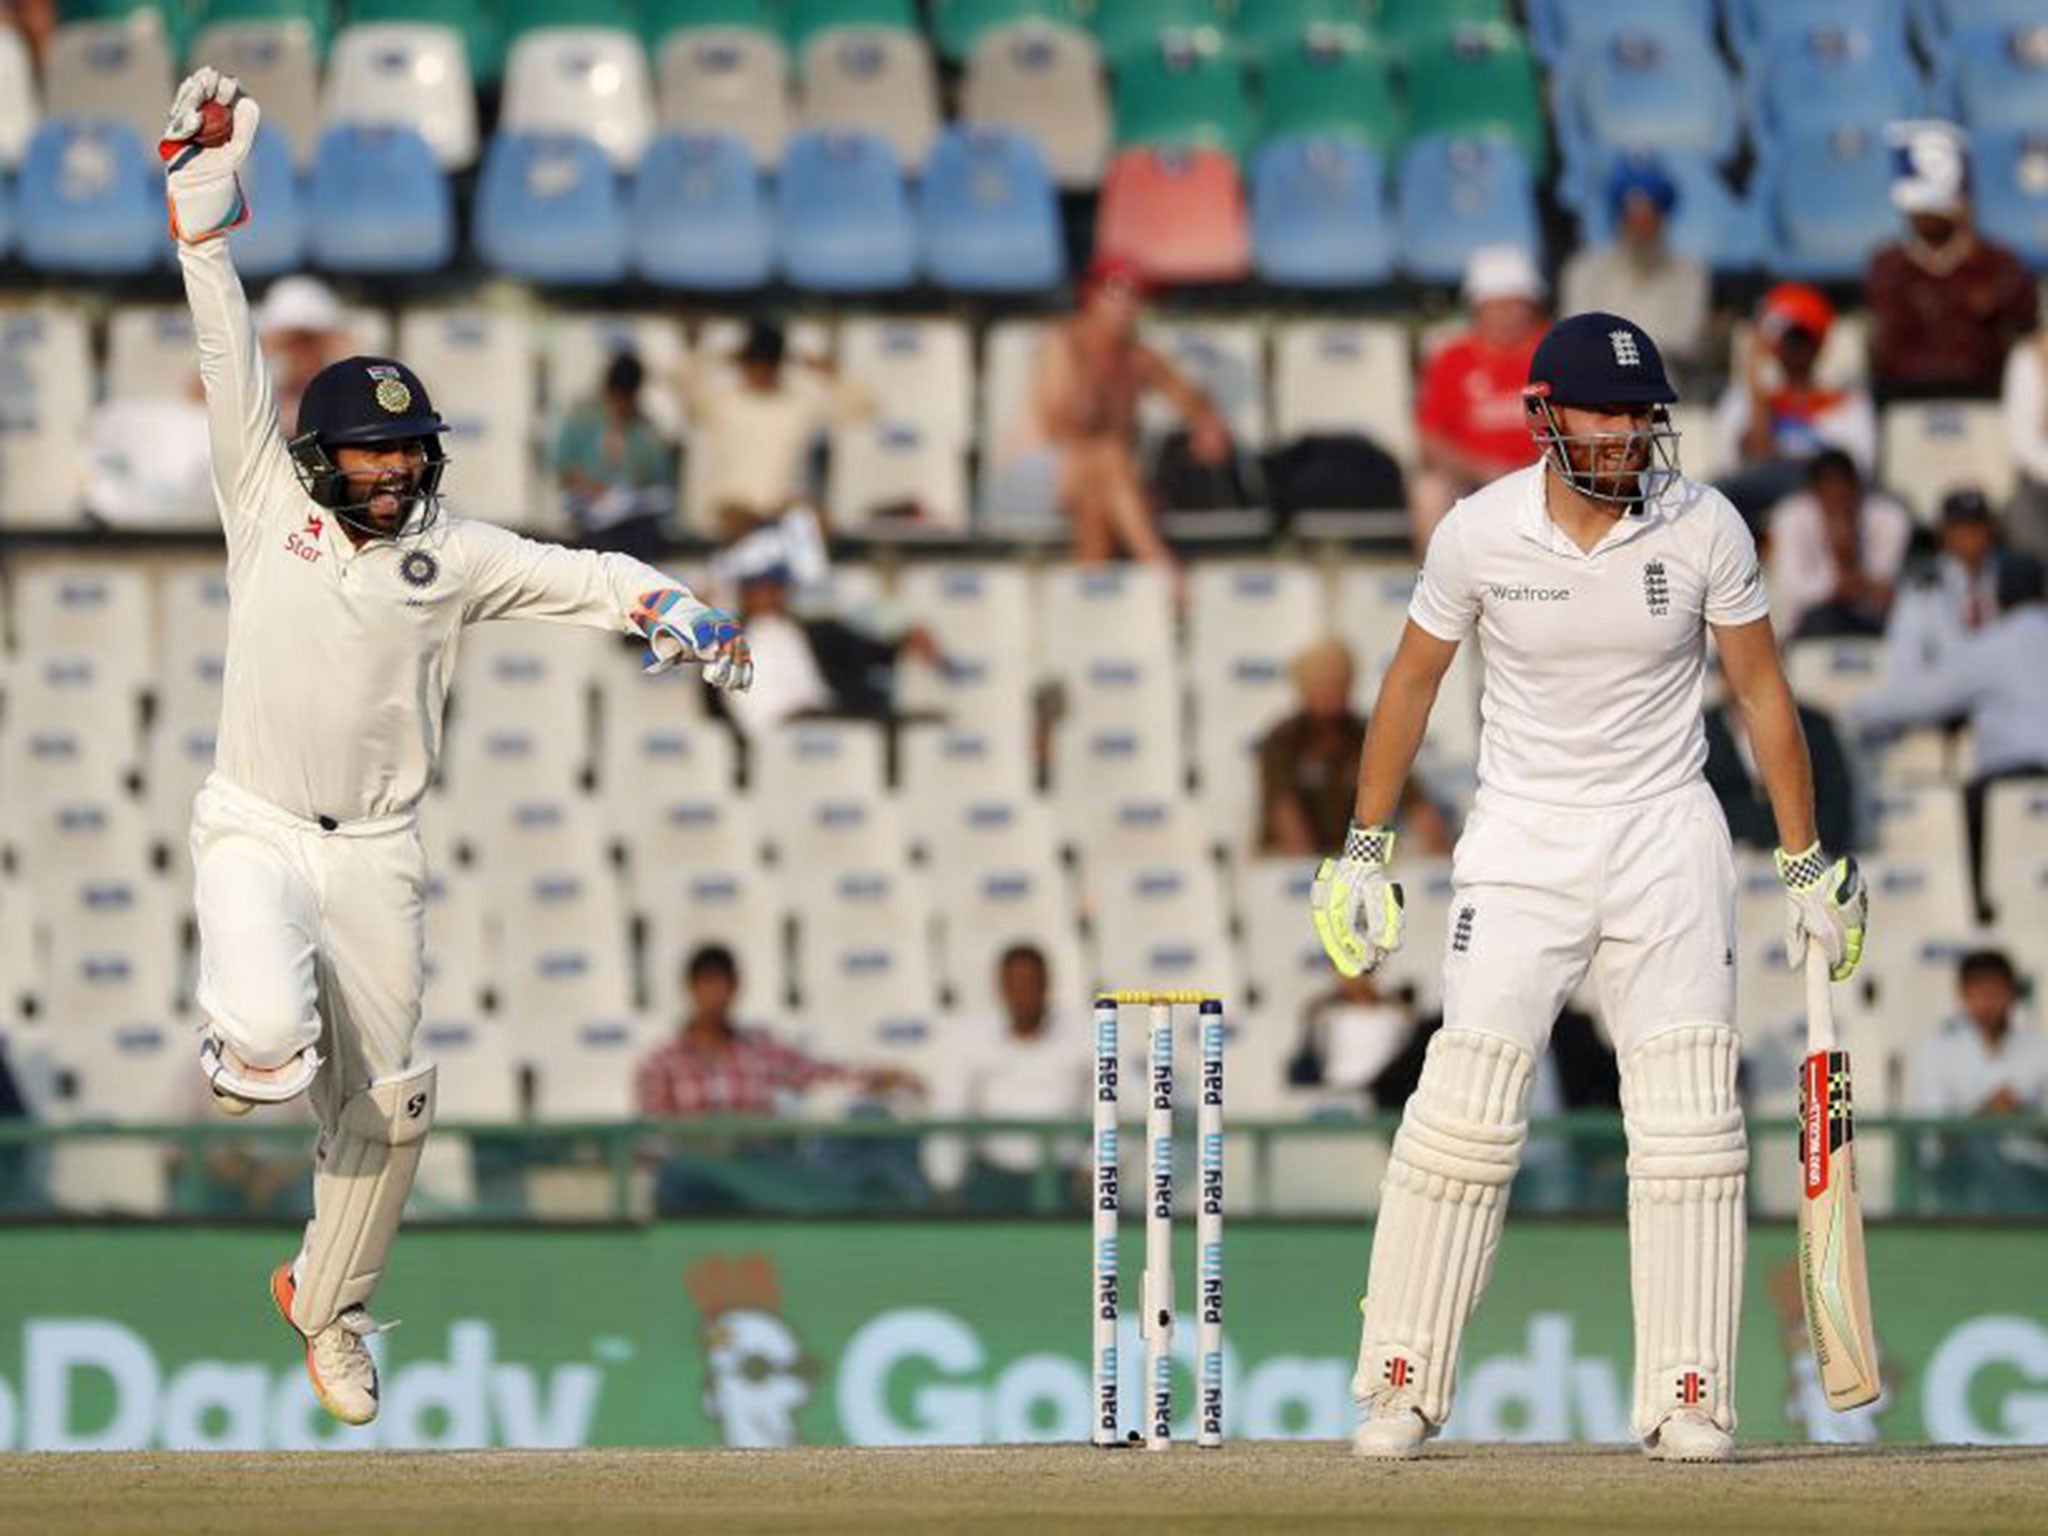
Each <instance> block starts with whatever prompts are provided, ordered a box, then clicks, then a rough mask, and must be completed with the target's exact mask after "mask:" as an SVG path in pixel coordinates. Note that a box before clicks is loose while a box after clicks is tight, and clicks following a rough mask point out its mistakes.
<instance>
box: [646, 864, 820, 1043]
mask: <svg viewBox="0 0 2048 1536" xmlns="http://www.w3.org/2000/svg"><path fill="white" fill-rule="evenodd" d="M640 895H641V899H642V901H643V904H644V910H645V915H646V919H647V950H646V967H645V980H646V992H647V1006H648V1010H649V1012H650V1013H651V1014H652V1015H653V1016H654V1017H655V1018H657V1019H671V1018H674V1017H676V1015H677V1013H678V1010H679V1009H680V1008H681V1006H682V998H683V968H684V966H685V965H687V964H688V963H689V959H690V957H691V955H693V954H695V953H696V952H697V950H698V949H699V948H701V947H702V946H704V945H706V944H721V945H723V946H724V947H725V948H727V949H729V950H731V951H732V952H733V957H734V959H735V960H736V961H737V962H738V964H739V972H740V1004H739V1007H740V1012H741V1014H742V1015H744V1016H746V1017H749V1018H755V1017H761V1016H764V1015H766V1016H770V1017H773V1016H776V1015H779V1014H780V1013H781V1011H782V1008H783V1005H784V1003H785V1001H786V1000H787V998H788V996H789V990H790V988H789V966H788V961H787V958H786V955H785V942H784V941H785V937H786V930H787V922H786V919H785V916H784V913H783V908H782V897H781V893H780V890H779V888H778V887H777V886H776V884H775V882H774V880H773V878H772V877H771V876H769V875H768V874H766V873H764V872H763V871H761V870H760V869H758V868H756V867H755V866H754V865H753V864H748V865H745V866H741V867H736V868H732V869H709V868H707V869H690V868H679V869H675V870H670V871H665V872H664V873H663V876H662V878H661V879H660V880H659V881H658V882H650V883H648V884H645V885H643V886H642V888H641V892H640Z"/></svg>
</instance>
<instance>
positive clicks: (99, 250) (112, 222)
mask: <svg viewBox="0 0 2048 1536" xmlns="http://www.w3.org/2000/svg"><path fill="white" fill-rule="evenodd" d="M17 204H18V212H19V216H20V220H21V242H20V250H21V255H22V259H23V260H24V261H26V262H27V263H28V264H29V265H30V266H32V267H40V268H42V269H43V270H44V271H48V272H77V273H83V274H88V275H91V276H95V277H120V276H126V275H129V274H132V273H137V272H146V271H148V270H149V269H151V268H152V267H155V266H158V265H160V264H161V263H162V262H163V261H164V260H165V258H166V256H167V254H168V253H169V250H170V236H169V235H168V234H167V233H166V227H165V224H164V181H163V172H162V170H161V169H160V168H159V166H158V164H157V159H156V156H155V155H153V154H151V153H150V152H149V150H148V149H147V148H145V147H144V145H143V142H142V139H141V138H140V136H138V135H137V134H136V132H135V130H134V129H133V128H130V127H129V126H128V125H127V124H126V123H117V122H113V121H110V120H107V119H94V120H91V121H82V122H81V121H70V120H66V119H61V118H60V119H58V120H56V121H53V122H46V123H44V124H43V125H42V127H40V128H38V129H37V130H36V134H35V137H34V138H32V139H30V140H29V144H28V151H27V153H26V154H24V155H23V156H22V161H21V181H20V185H19V188H18V194H17Z"/></svg>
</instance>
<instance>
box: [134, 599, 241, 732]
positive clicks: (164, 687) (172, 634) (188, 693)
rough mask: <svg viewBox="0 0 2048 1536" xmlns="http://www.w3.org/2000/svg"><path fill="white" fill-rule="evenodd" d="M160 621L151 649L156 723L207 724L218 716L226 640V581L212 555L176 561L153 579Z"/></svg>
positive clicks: (171, 724)
mask: <svg viewBox="0 0 2048 1536" xmlns="http://www.w3.org/2000/svg"><path fill="white" fill-rule="evenodd" d="M157 593H158V602H159V608H160V612H161V621H160V622H159V624H158V625H157V628H156V638H155V642H154V645H153V648H152V654H153V655H154V656H155V658H156V667H155V675H154V685H155V689H156V697H157V713H158V716H159V723H160V724H163V725H167V726H178V725H193V724H197V725H211V724H212V723H213V722H214V721H215V720H217V719H219V718H220V691H221V677H222V674H223V672H224V670H225V663H226V656H227V644H228V582H227V571H226V568H225V567H224V566H223V565H222V564H221V563H220V562H219V561H218V560H217V559H216V560H212V561H205V562H201V563H198V564H189V565H186V564H181V565H179V566H177V567H176V568H174V569H172V570H170V571H168V572H166V573H165V575H164V576H163V577H162V578H161V580H159V582H158V583H157Z"/></svg>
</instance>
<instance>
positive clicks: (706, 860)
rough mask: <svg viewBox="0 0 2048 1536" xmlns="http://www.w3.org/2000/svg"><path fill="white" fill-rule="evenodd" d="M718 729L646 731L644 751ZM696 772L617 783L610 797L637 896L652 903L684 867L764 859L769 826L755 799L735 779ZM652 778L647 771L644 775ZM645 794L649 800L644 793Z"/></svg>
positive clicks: (746, 864) (743, 865) (697, 739)
mask: <svg viewBox="0 0 2048 1536" xmlns="http://www.w3.org/2000/svg"><path fill="white" fill-rule="evenodd" d="M722 736H723V732H722V731H719V730H718V729H717V728H716V727H713V728H711V730H709V731H707V730H705V728H703V727H701V726H700V727H698V728H697V729H696V730H695V731H692V732H687V733H685V732H678V731H675V730H673V729H670V730H665V731H659V732H656V731H647V732H642V733H640V738H639V740H640V744H641V747H642V750H643V752H644V753H646V754H647V755H650V756H651V749H652V743H654V742H659V741H665V742H674V741H677V740H679V739H680V740H687V741H691V742H692V743H693V744H695V745H696V746H699V747H701V745H702V744H703V742H704V739H705V738H706V737H708V738H709V739H710V740H711V741H716V740H718V739H720V737H722ZM730 771H731V770H730V767H729V766H728V768H727V769H726V776H725V777H723V778H715V777H713V776H711V775H710V774H704V775H701V776H700V775H694V774H693V775H691V776H690V779H689V781H688V782H681V781H680V779H679V778H678V777H675V776H664V777H662V778H659V779H653V781H652V782H651V783H647V787H646V788H645V789H644V790H641V789H639V788H634V789H631V790H627V789H625V788H623V787H622V788H619V789H615V790H614V791H613V792H612V793H611V794H610V795H609V796H608V797H607V801H606V806H605V809H606V812H607V814H608V815H609V816H610V817H611V818H612V832H613V834H614V835H615V837H616V838H617V840H618V842H619V845H620V846H621V847H622V848H624V849H625V852H626V860H627V874H628V878H629V880H630V882H631V891H632V895H633V898H634V900H635V901H636V902H637V903H639V904H640V905H642V906H643V907H645V906H646V905H648V904H649V903H650V902H651V901H652V900H653V899H654V898H655V896H656V894H657V893H658V892H659V891H660V890H661V889H663V887H664V885H665V884H666V883H667V882H668V881H670V880H671V879H672V878H673V877H674V875H675V874H676V873H677V872H678V871H688V870H716V869H751V868H753V867H754V866H755V865H756V864H757V863H758V861H759V859H760V857H761V842H762V837H761V825H760V819H759V818H758V817H757V816H756V815H755V812H754V802H753V801H751V800H748V799H745V798H742V797H740V796H739V795H737V794H736V793H735V792H734V790H733V788H732V783H731V778H730ZM650 777H651V774H650V772H649V771H648V770H646V769H643V770H642V772H641V774H640V775H639V778H640V779H641V780H642V781H643V782H646V781H647V780H648V779H649V778H650ZM643 796H644V798H642V797H643Z"/></svg>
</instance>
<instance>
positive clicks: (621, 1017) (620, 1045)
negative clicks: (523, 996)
mask: <svg viewBox="0 0 2048 1536" xmlns="http://www.w3.org/2000/svg"><path fill="white" fill-rule="evenodd" d="M655 1043H656V1041H655V1038H654V1034H653V1032H652V1031H651V1030H649V1029H647V1028H644V1027H643V1026H642V1025H640V1024H639V1023H638V1022H637V1021H635V1020H634V1019H632V1018H630V1017H628V1016H626V1015H625V1014H623V1013H618V1014H609V1015H605V1016H601V1017H593V1018H588V1019H583V1020H580V1021H577V1022H574V1023H570V1024H565V1025H563V1026H562V1027H561V1028H560V1029H559V1030H558V1031H557V1032H556V1033H555V1034H554V1035H553V1036H552V1037H551V1038H550V1039H549V1040H548V1042H547V1046H546V1049H545V1050H544V1051H543V1052H541V1053H540V1054H539V1059H537V1060H532V1061H530V1062H529V1065H531V1067H532V1068H533V1114H534V1118H535V1119H536V1120H544V1121H545V1120H555V1121H575V1120H595V1121H617V1120H627V1119H630V1118H632V1116H633V1113H634V1103H633V1079H634V1075H635V1073H636V1072H637V1071H638V1070H639V1066H640V1060H641V1058H642V1057H643V1056H645V1055H646V1054H647V1053H648V1051H649V1050H651V1049H652V1048H653V1046H654V1045H655Z"/></svg>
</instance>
